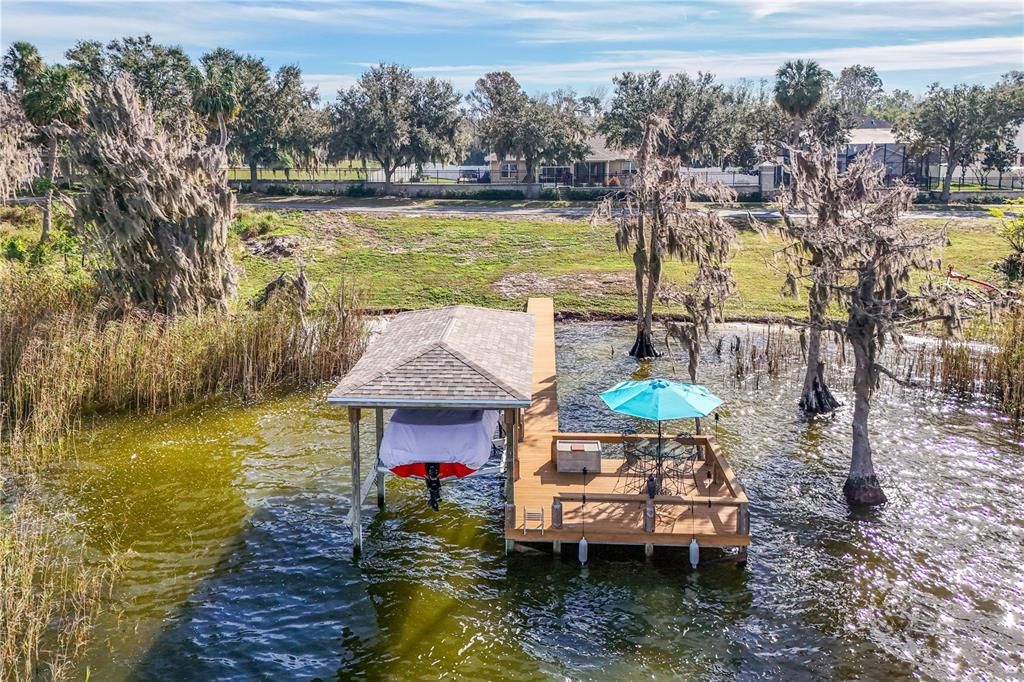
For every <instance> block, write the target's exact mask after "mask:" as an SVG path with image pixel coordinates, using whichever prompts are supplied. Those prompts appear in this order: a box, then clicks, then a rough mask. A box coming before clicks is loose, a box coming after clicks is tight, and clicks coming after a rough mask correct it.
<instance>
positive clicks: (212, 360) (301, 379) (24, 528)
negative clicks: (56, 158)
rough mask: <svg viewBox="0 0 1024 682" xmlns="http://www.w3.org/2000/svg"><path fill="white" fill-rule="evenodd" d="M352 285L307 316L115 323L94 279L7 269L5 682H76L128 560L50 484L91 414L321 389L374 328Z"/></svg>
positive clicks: (0, 460)
mask: <svg viewBox="0 0 1024 682" xmlns="http://www.w3.org/2000/svg"><path fill="white" fill-rule="evenodd" d="M360 309H361V306H360V300H359V297H358V295H357V294H356V293H355V292H354V291H353V290H352V289H351V288H346V287H345V286H344V285H339V286H338V287H337V288H336V289H334V290H332V291H328V290H327V289H321V290H319V291H318V292H317V293H316V294H315V295H314V296H313V297H312V299H311V300H310V302H309V305H308V306H299V305H297V304H295V303H294V300H293V299H292V298H291V297H288V296H275V297H272V298H271V299H270V301H269V302H268V303H267V304H266V305H265V306H264V307H263V308H261V309H255V308H252V307H248V306H243V307H242V308H241V309H239V310H238V311H236V312H234V313H230V314H225V313H214V312H211V313H205V314H201V315H195V316H181V317H178V318H175V319H169V318H166V317H164V316H161V315H155V314H151V313H144V312H141V311H135V312H130V313H129V314H127V315H120V316H117V317H114V316H113V315H112V312H111V311H110V310H109V309H108V308H107V307H106V306H105V305H104V302H103V300H102V299H100V298H99V296H98V294H97V290H96V288H95V287H94V286H93V285H91V284H90V283H89V281H88V280H84V279H82V280H78V279H75V278H72V277H68V276H67V275H66V274H64V273H57V272H55V271H53V269H47V268H42V267H37V268H32V267H27V266H24V265H21V264H10V263H8V264H0V679H3V680H8V679H11V680H34V679H52V680H63V679H69V678H70V677H71V676H73V675H75V674H77V672H80V671H77V672H76V671H75V669H74V662H75V660H76V659H77V658H78V656H79V654H80V653H81V651H82V649H83V648H84V647H85V645H86V643H87V641H88V635H89V629H90V626H91V623H92V622H93V620H94V618H95V615H96V612H97V609H98V608H99V604H100V603H101V596H102V592H103V589H104V587H105V586H107V585H109V584H110V580H111V577H112V575H113V574H114V573H115V572H116V569H117V563H118V562H117V558H116V556H114V555H112V554H108V555H107V556H104V557H103V558H99V559H98V558H96V557H93V558H92V559H91V560H90V559H89V558H88V557H86V555H85V549H84V546H83V545H82V544H81V541H80V540H78V541H76V540H75V538H77V537H79V535H78V534H77V533H76V532H75V529H74V527H73V520H74V519H73V511H72V510H67V509H65V508H64V507H62V505H61V504H60V503H59V501H55V500H51V499H50V498H49V497H48V496H47V492H46V490H45V489H44V487H43V486H41V485H40V484H39V482H40V481H43V480H45V478H46V477H47V475H48V473H49V472H52V471H54V470H55V468H56V467H55V465H57V464H59V463H60V461H61V460H62V458H63V455H64V453H66V452H69V451H71V450H72V447H71V444H72V443H73V436H74V433H75V431H76V428H77V426H78V424H79V423H80V422H81V420H82V418H83V417H84V416H86V415H90V414H108V413H113V412H126V413H130V414H142V413H152V412H156V411H158V410H163V409H167V408H172V407H176V406H180V405H185V404H188V403H192V402H195V401H199V400H203V399H207V398H211V397H217V396H232V397H238V398H241V399H244V400H253V399H257V398H259V397H260V396H261V395H263V394H264V393H265V392H267V391H269V390H272V389H275V388H277V387H284V386H295V387H305V386H311V385H316V384H319V383H321V382H323V381H326V380H328V379H330V378H332V377H336V376H339V375H341V374H343V373H344V372H346V371H347V370H348V369H349V367H350V366H351V365H352V364H353V363H354V362H355V361H356V359H358V357H359V355H360V354H361V352H362V348H363V343H364V340H365V323H364V322H365V321H364V318H363V316H362V313H361V312H360Z"/></svg>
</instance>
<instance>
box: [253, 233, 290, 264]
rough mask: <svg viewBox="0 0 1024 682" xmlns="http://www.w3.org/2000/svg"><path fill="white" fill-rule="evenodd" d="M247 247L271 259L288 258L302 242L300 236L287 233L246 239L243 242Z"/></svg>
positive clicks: (256, 253)
mask: <svg viewBox="0 0 1024 682" xmlns="http://www.w3.org/2000/svg"><path fill="white" fill-rule="evenodd" d="M242 243H243V244H245V248H246V249H247V250H248V251H249V253H251V254H252V255H254V256H263V257H264V258H269V259H271V260H278V259H280V258H287V257H288V256H291V255H292V254H294V253H295V252H296V251H297V250H298V248H299V246H300V245H301V243H302V240H301V239H300V238H299V237H296V236H294V235H285V236H282V237H267V238H266V239H246V240H244V241H243V242H242Z"/></svg>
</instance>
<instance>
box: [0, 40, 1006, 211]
mask: <svg viewBox="0 0 1024 682" xmlns="http://www.w3.org/2000/svg"><path fill="white" fill-rule="evenodd" d="M65 60H66V61H65V63H63V64H45V63H44V62H43V60H42V58H41V57H40V55H39V52H38V50H36V48H35V47H34V46H33V45H31V44H29V43H24V42H17V43H14V44H13V45H12V46H11V47H10V49H9V50H8V52H7V53H6V54H5V55H4V57H3V63H2V74H3V88H4V90H5V92H7V93H9V94H13V95H14V96H15V100H16V102H15V104H16V105H17V106H19V107H20V108H21V110H22V111H21V112H20V114H21V115H23V117H24V118H25V119H27V122H28V123H29V124H31V125H32V126H33V127H34V132H35V134H36V135H37V136H38V138H39V141H40V143H41V156H42V159H43V161H44V169H43V181H42V184H43V186H44V190H45V191H46V193H47V195H48V200H47V206H49V204H50V200H49V197H51V196H52V191H53V188H52V186H47V185H52V182H53V178H54V177H55V173H56V163H57V158H58V155H59V154H60V151H61V149H60V148H61V146H62V145H63V144H65V142H66V140H63V139H62V138H61V137H60V136H59V135H58V134H57V132H56V131H57V129H58V128H59V127H60V126H59V125H57V126H55V125H54V124H63V125H67V126H70V127H72V128H73V127H74V126H75V123H76V122H77V121H79V120H81V117H82V115H83V111H84V109H83V106H82V104H81V102H82V93H83V92H84V91H85V90H88V89H90V88H95V87H97V85H99V84H102V83H105V82H109V81H110V79H111V78H112V77H113V76H114V75H116V74H125V75H127V76H128V77H130V78H131V79H132V80H133V81H134V83H135V87H136V88H137V90H138V93H139V96H140V98H141V99H142V101H143V102H145V103H146V104H147V105H148V106H150V107H151V108H152V110H153V112H154V115H155V117H156V119H157V121H158V123H159V124H160V125H161V126H162V127H164V128H166V129H167V130H168V131H170V132H172V133H174V134H176V135H179V136H181V135H184V136H191V137H192V138H193V139H196V140H206V141H207V142H209V143H218V144H220V145H221V146H222V147H223V148H224V149H225V151H226V152H227V154H228V158H229V160H230V162H232V163H234V164H241V165H245V166H248V167H249V169H250V178H251V180H252V181H253V182H255V181H256V179H257V173H258V168H260V167H269V168H306V169H311V170H316V169H317V168H319V167H322V166H323V165H325V164H328V163H332V162H337V161H342V160H358V161H362V162H363V163H364V164H365V163H366V162H374V163H376V164H379V166H380V167H381V168H382V170H383V173H384V176H385V180H386V182H387V183H390V182H391V179H392V177H393V174H394V171H395V169H397V168H399V167H402V166H409V165H417V166H422V165H423V164H425V163H429V162H452V161H458V160H461V159H463V158H465V156H466V155H467V153H469V152H471V151H475V152H476V153H475V154H474V156H475V157H476V158H480V156H481V154H482V153H486V152H493V153H494V154H496V155H497V156H498V157H499V158H505V157H508V158H515V159H518V160H521V161H523V162H524V165H525V177H524V180H525V181H526V182H533V181H535V180H536V178H537V170H538V168H539V166H541V165H568V164H571V163H572V162H575V161H580V160H583V159H584V157H585V156H586V154H587V152H588V150H589V148H588V143H587V142H588V139H589V138H590V137H591V135H593V134H594V133H598V132H600V133H603V134H605V135H606V136H608V137H609V139H614V140H615V142H616V144H619V145H625V146H627V147H628V148H630V149H635V148H636V144H637V140H635V139H629V138H628V137H627V138H620V137H619V136H618V133H617V132H616V131H617V130H620V129H621V128H622V126H623V125H625V124H627V123H628V122H626V121H624V120H623V116H629V115H630V112H629V110H628V109H625V110H624V109H622V108H621V107H620V108H619V109H618V110H615V109H613V108H612V106H611V103H610V102H609V101H608V98H607V97H605V96H604V92H603V91H601V90H598V91H596V92H594V93H593V94H590V95H587V96H579V95H577V94H576V93H575V92H573V91H571V90H556V91H554V92H549V93H539V94H535V95H530V94H528V93H527V92H526V91H525V90H524V89H523V88H522V86H521V85H520V84H519V82H518V81H517V80H516V79H515V77H514V76H513V75H512V74H511V73H509V72H507V71H497V72H492V73H487V74H485V75H483V76H482V77H481V78H480V79H479V80H478V81H477V82H476V84H475V87H474V88H473V89H472V90H471V91H470V92H469V93H466V94H465V95H463V94H462V93H459V92H458V91H456V90H455V88H454V87H453V86H452V84H451V83H450V82H448V81H445V80H441V79H437V78H421V77H417V76H416V75H415V74H414V73H413V71H412V70H410V69H409V68H407V67H403V66H400V65H397V64H380V65H378V66H374V67H371V68H370V69H368V70H367V71H366V72H365V73H364V74H362V76H361V77H360V78H359V80H358V81H357V83H356V84H354V85H353V86H352V87H349V88H346V89H342V90H340V91H339V92H338V93H337V95H336V97H335V99H334V100H333V101H331V102H325V101H323V100H322V98H321V95H320V93H319V92H318V91H317V89H316V88H312V87H306V86H305V84H304V83H303V79H302V71H301V69H300V68H299V67H298V66H296V65H285V66H282V67H280V68H279V69H277V70H276V71H272V70H271V69H270V68H269V67H268V66H267V64H266V63H265V61H264V60H263V59H262V58H260V57H258V56H255V55H248V54H240V53H238V52H235V51H233V50H229V49H224V48H218V49H215V50H212V51H210V52H207V53H206V54H203V55H202V56H201V57H199V59H198V60H195V61H194V60H192V59H191V58H190V57H189V56H188V55H187V54H186V53H185V52H184V51H183V50H182V49H181V48H180V47H176V46H168V45H161V44H158V43H155V42H154V41H153V40H152V38H151V37H150V36H148V35H145V36H138V37H126V38H122V39H118V40H112V41H110V42H108V43H106V44H103V43H101V42H98V41H82V42H79V43H77V44H76V45H75V46H74V47H72V48H71V49H69V50H68V51H67V52H66V53H65ZM620 83H621V84H622V87H624V88H626V89H628V90H629V91H630V92H631V93H632V94H631V97H633V98H635V99H634V100H633V102H632V105H631V106H639V105H640V104H641V101H642V100H646V101H647V105H650V104H651V102H652V101H653V100H655V99H659V98H660V99H665V100H666V101H668V100H670V101H671V106H670V114H669V117H668V121H667V123H668V125H671V126H672V127H673V128H674V130H675V132H676V134H675V135H673V136H672V139H674V140H685V142H676V143H674V144H677V145H681V146H680V148H679V149H677V150H675V153H676V156H678V158H679V159H680V161H681V163H683V164H686V165H691V166H705V167H715V166H721V167H723V168H724V167H727V166H731V167H737V168H743V169H747V170H750V169H753V168H755V167H756V166H757V165H758V164H759V163H761V162H763V161H766V160H775V159H776V157H777V155H778V151H779V144H780V143H787V144H792V143H795V142H800V141H805V142H806V141H808V140H810V139H813V140H815V141H816V142H819V143H821V144H823V145H825V146H827V147H837V146H839V145H842V144H843V143H845V142H846V141H847V140H848V139H849V138H848V134H849V130H850V129H851V128H853V127H854V126H855V125H857V123H858V121H859V120H860V119H861V118H862V117H865V116H870V117H875V118H879V119H883V120H885V121H887V122H889V123H891V124H893V125H894V129H895V131H896V133H897V136H898V139H899V140H900V141H903V142H906V143H907V144H908V145H909V146H910V149H911V151H912V152H913V153H915V154H923V153H926V152H929V151H931V152H933V153H937V154H938V155H939V157H940V158H941V160H942V161H944V162H946V163H947V170H946V174H945V176H944V178H943V200H945V201H948V199H949V187H950V185H951V181H952V177H953V169H954V167H956V166H957V165H960V166H966V165H974V162H975V161H976V160H979V159H980V160H981V161H982V162H983V163H984V164H985V167H986V168H987V169H992V170H997V171H999V172H1000V173H1002V172H1005V171H1006V170H1008V168H1009V165H1010V164H1011V163H1012V161H1013V159H1014V158H1016V155H1017V150H1016V149H1015V148H1014V147H1013V133H1014V132H1015V126H1016V125H1017V124H1018V123H1019V122H1020V120H1021V118H1022V117H1024V113H1022V109H1024V105H1022V99H1024V98H1022V96H1021V94H1020V93H1021V91H1022V90H1024V74H1022V73H1021V72H1011V73H1008V74H1007V75H1006V76H1005V77H1004V78H1003V79H1002V81H1000V82H999V83H998V84H997V85H995V86H993V87H989V88H986V87H983V86H978V85H973V86H971V85H956V86H953V87H942V86H940V85H939V84H937V83H936V84H933V85H932V86H930V87H929V89H928V91H927V92H926V93H925V94H924V96H923V97H915V96H914V95H913V94H912V93H910V92H909V91H906V90H899V89H894V90H890V91H886V90H884V88H883V83H882V80H881V78H880V77H879V76H878V73H877V72H876V71H875V69H874V68H872V67H870V66H862V65H859V64H858V65H853V66H850V67H847V68H844V69H843V70H842V71H840V73H839V74H838V75H835V74H833V73H831V72H830V71H828V70H827V69H824V68H822V67H821V66H820V65H818V64H817V63H815V62H813V61H804V60H796V61H790V62H787V63H785V64H784V65H782V66H781V67H780V69H779V70H778V72H777V74H776V78H775V80H774V82H769V81H766V80H762V81H756V82H755V81H749V80H741V81H739V82H738V83H735V84H732V85H725V84H723V83H721V82H719V81H717V80H716V79H715V78H714V77H713V76H712V75H710V74H706V73H698V74H697V75H696V76H690V75H687V74H685V73H679V74H672V75H669V76H666V77H663V76H662V74H660V73H658V72H656V71H655V72H650V73H625V74H622V75H621V76H619V77H617V78H616V79H615V81H614V85H615V87H619V84H620ZM9 108H10V105H9ZM12 116H13V114H12ZM44 222H45V226H44V230H48V229H49V226H50V219H49V212H48V211H47V212H46V219H45V221H44Z"/></svg>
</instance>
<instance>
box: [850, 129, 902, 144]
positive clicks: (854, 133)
mask: <svg viewBox="0 0 1024 682" xmlns="http://www.w3.org/2000/svg"><path fill="white" fill-rule="evenodd" d="M897 143H898V140H897V139H896V136H895V135H894V134H893V132H892V128H853V129H852V130H850V138H849V141H848V142H847V144H897Z"/></svg>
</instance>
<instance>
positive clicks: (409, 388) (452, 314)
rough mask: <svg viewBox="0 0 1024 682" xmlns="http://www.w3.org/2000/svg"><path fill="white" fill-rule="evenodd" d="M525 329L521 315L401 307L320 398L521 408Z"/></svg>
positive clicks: (526, 380)
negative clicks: (341, 376)
mask: <svg viewBox="0 0 1024 682" xmlns="http://www.w3.org/2000/svg"><path fill="white" fill-rule="evenodd" d="M533 328H534V322H533V316H532V315H530V314H528V313H517V312H509V311H505V310H492V309H489V308H475V307H471V306H449V307H447V308H434V309H430V310H416V311H412V312H407V313H401V314H399V315H397V316H396V317H394V318H393V319H392V320H390V321H389V322H388V323H387V326H386V327H385V328H384V330H383V331H382V332H380V333H379V334H378V335H377V337H376V338H374V339H373V340H371V342H370V346H369V348H367V350H366V353H365V354H364V355H363V357H362V358H360V360H359V362H357V363H356V366H355V367H353V368H352V370H351V371H350V372H349V373H348V374H347V375H346V376H345V378H344V379H342V381H341V383H339V384H338V385H337V387H335V389H334V390H333V391H332V392H331V394H330V395H329V396H327V400H328V402H332V403H337V404H341V405H351V406H366V407H370V406H387V407H409V406H421V407H431V406H449V405H453V404H454V405H459V406H463V405H465V406H466V407H472V406H477V407H526V406H528V405H529V404H530V392H531V383H532V373H533Z"/></svg>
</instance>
